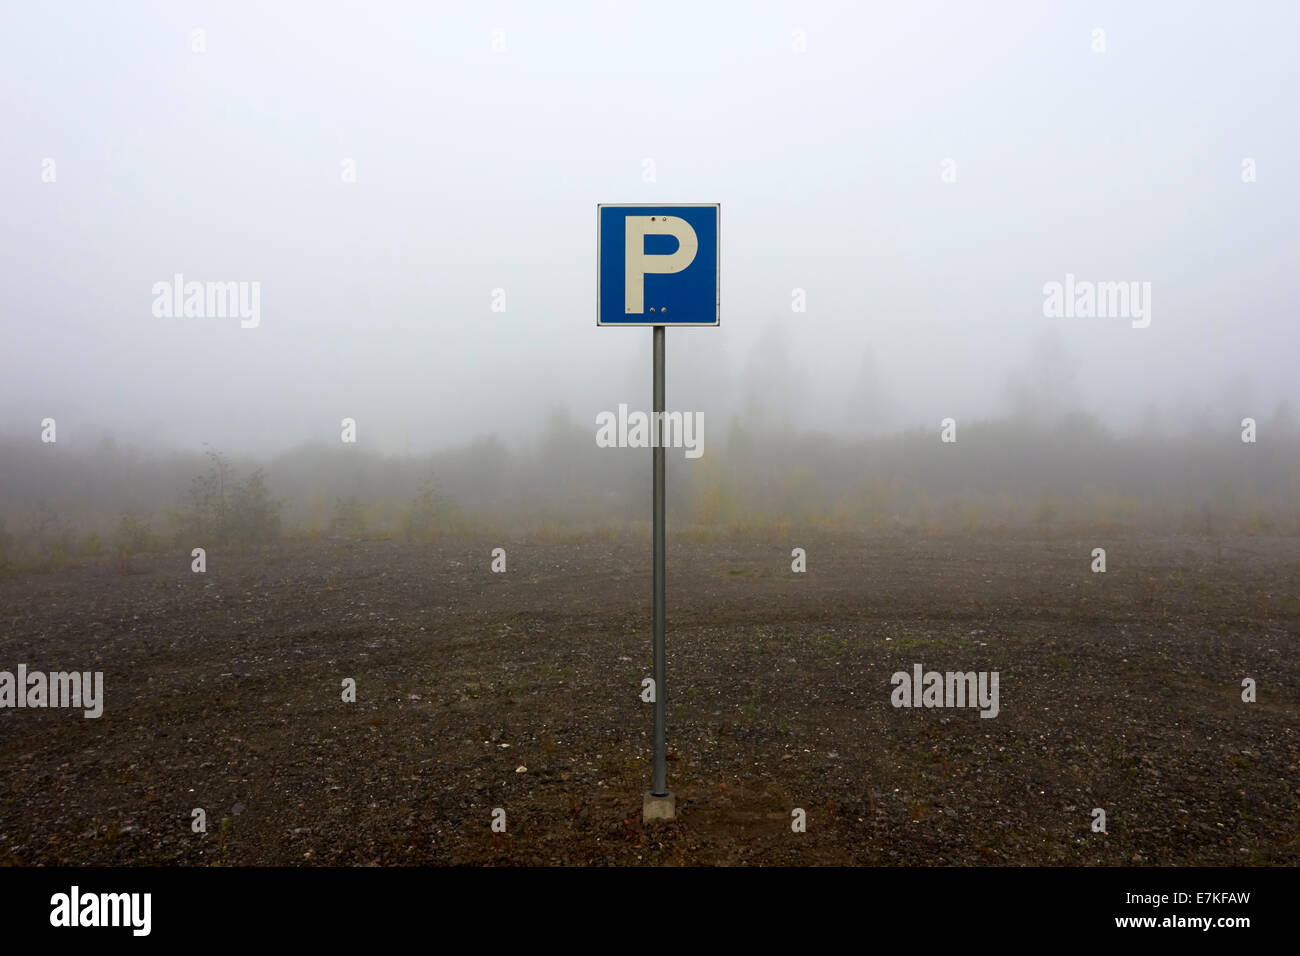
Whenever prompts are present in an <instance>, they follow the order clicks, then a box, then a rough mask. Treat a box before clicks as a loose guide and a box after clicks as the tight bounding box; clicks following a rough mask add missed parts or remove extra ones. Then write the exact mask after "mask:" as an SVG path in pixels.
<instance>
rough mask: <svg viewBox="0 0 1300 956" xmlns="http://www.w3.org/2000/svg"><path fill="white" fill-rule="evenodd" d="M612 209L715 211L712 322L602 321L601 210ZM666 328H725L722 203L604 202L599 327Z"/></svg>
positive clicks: (598, 290) (597, 310) (598, 205)
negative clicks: (723, 321)
mask: <svg viewBox="0 0 1300 956" xmlns="http://www.w3.org/2000/svg"><path fill="white" fill-rule="evenodd" d="M607 207H608V208H610V209H660V208H670V209H671V208H676V207H688V208H692V209H704V208H711V209H712V210H713V215H714V225H715V226H716V230H715V232H716V235H717V241H716V242H715V243H714V244H713V247H714V248H713V253H714V257H715V260H716V261H715V262H714V264H713V273H714V275H715V276H716V277H717V278H716V280H715V285H714V289H713V321H712V322H602V321H600V211H601V210H602V209H605V208H607ZM656 325H662V326H663V327H664V328H666V329H672V328H682V329H712V328H715V327H717V326H720V325H722V203H720V202H601V203H596V326H597V328H602V329H610V328H614V327H616V326H627V327H628V328H635V329H640V328H645V327H646V326H651V327H653V326H656Z"/></svg>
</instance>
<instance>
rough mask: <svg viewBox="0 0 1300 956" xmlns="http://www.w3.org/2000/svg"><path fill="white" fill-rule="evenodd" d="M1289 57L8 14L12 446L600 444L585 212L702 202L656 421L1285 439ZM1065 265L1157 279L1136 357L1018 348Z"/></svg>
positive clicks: (899, 14)
mask: <svg viewBox="0 0 1300 956" xmlns="http://www.w3.org/2000/svg"><path fill="white" fill-rule="evenodd" d="M1297 27H1300V7H1297V6H1296V5H1294V4H1291V3H1262V4H1259V5H1257V6H1256V5H1250V4H1243V3H1237V2H1231V3H1213V4H1204V5H1196V4H1188V3H1161V4H1154V3H1153V4H1133V3H1114V4H1104V3H1088V4H1058V3H1052V4H1044V3H998V4H989V5H985V4H958V3H955V2H953V3H934V4H885V3H881V4H840V3H815V2H788V3H767V4H755V3H736V4H702V3H666V2H656V3H645V4H598V3H591V4H546V5H542V4H526V3H520V4H503V3H488V4H451V3H446V2H442V3H438V2H435V3H374V2H365V3H357V4H338V3H278V2H277V3H264V2H255V3H230V2H221V3H211V4H206V3H204V4H184V3H158V4H141V3H114V4H91V3H36V2H17V3H10V4H7V5H6V6H5V7H4V9H3V12H0V131H2V134H0V183H2V184H3V197H4V204H3V210H4V214H3V216H2V217H0V254H2V265H0V270H2V281H0V308H2V310H3V324H2V325H0V352H2V353H3V356H4V358H3V363H4V365H3V367H4V375H3V376H2V377H0V432H5V433H10V434H15V433H16V434H30V435H31V436H32V439H33V441H36V440H37V438H38V434H39V422H40V420H41V419H42V418H44V417H46V416H49V417H53V418H55V419H56V420H57V421H58V423H59V440H60V443H62V442H65V441H66V442H74V441H77V440H78V439H80V438H87V437H89V436H92V435H99V434H101V433H105V432H111V433H113V434H114V435H117V436H119V437H121V438H125V439H127V440H130V441H133V442H136V443H141V444H149V445H153V444H160V445H178V446H183V447H189V448H193V447H197V446H199V444H200V442H208V443H210V444H213V445H216V446H219V447H221V448H223V449H225V450H227V451H232V452H240V453H245V452H269V451H273V450H279V449H282V448H285V447H289V446H293V445H297V444H299V443H301V442H305V441H309V440H322V439H323V440H327V441H337V440H338V434H339V422H340V419H342V418H344V417H352V418H355V419H356V420H357V422H358V434H359V438H360V441H361V442H362V443H363V444H365V445H368V446H370V447H372V448H378V449H381V450H384V451H390V452H402V451H405V450H408V449H409V450H412V451H423V450H427V449H429V448H431V447H437V446H443V445H447V444H450V443H455V442H460V441H464V440H467V439H469V438H471V437H473V436H474V435H477V434H482V433H488V432H494V433H497V434H500V435H502V436H503V437H505V438H507V439H508V440H510V441H527V440H529V439H530V437H531V436H532V435H533V434H534V433H535V432H536V431H538V430H539V429H540V428H541V427H542V425H543V423H544V420H545V415H546V413H547V410H548V409H549V408H551V407H552V406H555V405H557V404H563V405H566V406H567V407H568V408H569V409H570V410H571V411H572V414H573V416H574V418H575V419H576V420H578V421H580V422H582V421H586V422H592V423H593V425H592V429H593V434H594V416H595V414H596V413H597V412H598V411H600V410H603V409H614V408H616V407H617V406H618V404H619V403H620V402H626V403H629V404H630V405H632V407H634V408H646V407H648V404H649V401H650V332H649V330H648V329H645V328H629V329H618V328H597V327H596V324H595V283H596V268H595V263H596V205H597V203H600V202H642V201H645V202H719V203H721V206H722V214H721V246H722V252H721V259H722V264H721V269H722V280H721V281H722V292H721V297H722V321H721V327H720V328H716V329H706V328H701V329H680V330H670V331H669V333H668V365H667V373H668V404H669V407H670V408H679V409H702V410H704V411H705V414H706V419H707V420H708V424H707V426H706V440H708V439H709V438H712V437H715V436H717V435H718V434H719V429H721V428H722V427H724V424H725V422H726V421H727V420H728V419H729V418H730V417H731V416H733V415H740V416H749V417H751V418H753V419H754V420H756V421H759V422H780V421H786V422H789V423H791V424H795V425H799V426H804V427H812V428H818V429H823V430H827V431H842V432H844V433H846V434H858V433H861V432H863V431H866V430H879V429H892V428H899V427H903V426H907V425H915V424H925V423H928V424H930V425H933V426H935V427H937V423H938V420H939V419H940V418H942V417H945V416H954V417H956V418H958V419H959V420H960V419H963V418H966V419H971V418H978V417H982V416H986V415H992V414H996V413H1000V412H1004V411H1007V410H1014V409H1013V408H1012V407H1011V406H1013V405H1015V403H1016V402H1017V401H1019V402H1021V403H1022V404H1023V403H1024V402H1025V401H1026V398H1025V396H1026V395H1028V396H1030V398H1029V399H1028V400H1029V401H1030V402H1031V404H1032V402H1033V396H1034V395H1036V394H1038V393H1039V392H1040V391H1042V392H1047V391H1049V390H1050V392H1051V394H1050V395H1046V396H1045V397H1044V403H1045V404H1046V405H1048V406H1051V407H1057V406H1060V407H1061V408H1066V407H1067V406H1070V407H1073V406H1077V407H1080V408H1083V409H1086V410H1089V411H1091V412H1094V413H1096V414H1098V415H1100V416H1101V417H1102V418H1103V419H1105V420H1106V421H1107V422H1110V423H1113V424H1115V425H1117V426H1136V425H1137V424H1138V423H1139V422H1141V421H1142V420H1143V416H1144V414H1146V415H1150V413H1151V407H1152V406H1155V407H1157V408H1159V409H1163V410H1165V412H1164V413H1165V414H1166V415H1172V416H1174V417H1175V418H1176V416H1177V415H1178V414H1180V412H1179V410H1180V409H1187V408H1193V407H1195V408H1205V407H1208V408H1209V411H1210V413H1211V415H1212V416H1221V417H1222V418H1223V419H1224V420H1225V421H1228V422H1233V421H1235V420H1239V419H1240V418H1241V417H1242V416H1244V415H1253V416H1254V417H1257V418H1259V419H1261V420H1263V419H1265V418H1267V417H1268V416H1269V415H1270V413H1271V412H1272V411H1273V409H1274V408H1275V407H1276V405H1277V404H1278V403H1279V402H1281V401H1283V400H1287V401H1290V402H1292V403H1293V404H1300V384H1297V376H1296V359H1297V355H1300V333H1297V331H1296V329H1297V315H1296V303H1297V301H1300V265H1298V263H1300V242H1298V241H1297V238H1296V236H1297V225H1296V224H1297V219H1298V217H1297V213H1298V212H1300V203H1298V202H1297V199H1298V197H1300V185H1298V184H1297V174H1296V158H1297V156H1298V155H1300V136H1298V135H1297V123H1296V116H1297V103H1300V95H1298V94H1300V82H1298V76H1297V73H1298V72H1300V65H1298V64H1300V57H1297V56H1296V54H1295V50H1296V46H1297V38H1298V36H1300V32H1298V31H1297ZM194 28H202V29H203V30H205V31H206V45H207V50H206V52H204V53H195V52H193V51H192V49H191V43H192V36H191V31H192V29H194ZM498 28H499V29H501V30H503V31H504V41H505V47H506V49H505V51H504V52H494V51H493V49H492V40H493V30H494V29H498ZM1094 28H1102V29H1104V31H1105V42H1106V52H1105V53H1102V54H1098V53H1094V52H1092V50H1091V44H1092V40H1093V33H1092V31H1093V30H1094ZM796 30H802V31H804V33H805V34H806V38H807V41H806V42H807V50H806V52H803V53H797V52H795V51H794V50H793V49H792V38H793V33H794V31H796ZM1247 157H1250V158H1252V159H1254V161H1255V163H1256V168H1257V175H1258V181H1257V182H1255V183H1251V184H1247V183H1243V182H1242V176H1241V172H1242V161H1243V159H1244V158H1247ZM46 158H52V159H54V160H55V163H56V169H57V180H56V181H55V182H53V183H43V182H42V181H41V172H42V162H43V160H44V159H46ZM948 158H951V159H952V160H953V161H954V162H955V170H956V182H954V183H945V182H943V181H942V179H941V172H942V167H941V163H942V162H943V161H944V160H945V159H948ZM345 159H352V160H354V161H355V169H356V182H355V183H346V182H343V181H342V177H341V175H340V171H341V164H342V162H343V160H345ZM646 159H652V160H653V161H654V165H655V173H656V181H654V182H645V181H643V170H644V168H645V166H644V164H643V161H644V160H646ZM175 273H182V274H183V275H184V276H185V278H186V280H187V281H189V280H198V281H221V282H224V281H239V280H245V281H257V282H259V283H260V284H261V321H260V325H259V326H258V327H257V328H254V329H244V328H241V327H240V323H239V320H238V319H236V318H201V319H200V318H189V319H186V318H157V317H155V316H154V315H153V314H152V311H151V306H152V303H153V299H154V296H153V294H152V292H151V288H152V286H153V285H154V283H156V282H159V281H167V282H169V281H171V278H172V276H173V275H174V274H175ZM1067 273H1072V274H1074V275H1075V276H1076V277H1077V278H1078V279H1080V280H1090V281H1098V282H1102V281H1138V282H1150V283H1151V286H1152V303H1151V305H1152V320H1151V325H1150V327H1149V328H1146V329H1135V328H1132V327H1131V325H1130V322H1129V321H1128V319H1125V318H1091V319H1087V318H1055V319H1053V318H1046V317H1044V315H1043V298H1044V297H1043V285H1044V283H1047V282H1051V281H1063V280H1064V278H1065V275H1066V274H1067ZM497 288H501V289H504V290H505V293H506V311H505V312H504V313H497V312H493V311H492V310H491V301H492V300H491V296H492V291H493V290H494V289H497ZM795 288H802V289H804V290H806V295H807V312H805V313H795V312H792V311H791V292H792V289H795ZM1026 389H1028V392H1026Z"/></svg>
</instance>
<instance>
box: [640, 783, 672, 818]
mask: <svg viewBox="0 0 1300 956" xmlns="http://www.w3.org/2000/svg"><path fill="white" fill-rule="evenodd" d="M676 819H677V797H675V796H674V795H673V792H672V791H671V790H669V791H668V793H666V794H664V795H663V796H658V795H656V794H653V793H651V792H650V791H649V790H647V791H646V794H645V800H644V802H643V803H642V804H641V822H642V823H650V822H652V821H655V820H676Z"/></svg>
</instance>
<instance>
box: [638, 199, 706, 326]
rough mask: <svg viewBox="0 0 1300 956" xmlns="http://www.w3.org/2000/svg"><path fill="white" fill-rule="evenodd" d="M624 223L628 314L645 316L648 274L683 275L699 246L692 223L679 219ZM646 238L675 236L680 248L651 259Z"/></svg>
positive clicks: (642, 219) (644, 218)
mask: <svg viewBox="0 0 1300 956" xmlns="http://www.w3.org/2000/svg"><path fill="white" fill-rule="evenodd" d="M624 222H625V223H626V225H625V226H624V228H625V230H626V232H625V237H626V240H627V246H626V251H625V253H624V255H625V257H626V262H627V269H626V272H625V274H624V285H623V290H624V291H623V297H624V303H625V305H626V308H627V311H628V312H636V313H643V312H645V277H646V275H647V274H648V273H652V272H653V273H657V274H666V273H670V272H681V271H682V270H683V269H685V268H686V267H687V266H689V265H690V264H691V263H692V262H694V261H695V253H696V250H698V249H699V247H700V243H699V240H698V239H697V238H696V237H695V230H694V229H692V228H691V224H690V223H689V222H687V221H686V220H685V219H681V218H678V217H677V216H628V217H627V219H626V220H624ZM646 236H673V237H674V238H675V239H676V240H677V249H676V250H674V251H673V252H670V253H668V254H667V255H653V256H648V255H646V252H645V237H646Z"/></svg>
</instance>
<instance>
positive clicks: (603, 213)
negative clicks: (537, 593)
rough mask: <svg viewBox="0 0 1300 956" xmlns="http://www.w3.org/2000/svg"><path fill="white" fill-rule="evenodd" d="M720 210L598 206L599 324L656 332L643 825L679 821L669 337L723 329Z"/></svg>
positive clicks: (701, 205)
mask: <svg viewBox="0 0 1300 956" xmlns="http://www.w3.org/2000/svg"><path fill="white" fill-rule="evenodd" d="M720 225H721V208H720V207H719V206H718V204H717V203H689V204H679V205H674V206H664V205H650V204H624V205H611V204H602V205H600V206H597V207H596V247H597V269H596V324H597V325H598V326H605V325H642V326H644V325H649V326H652V327H653V333H652V334H653V340H652V344H653V351H654V412H653V418H652V419H651V421H652V422H653V426H652V429H651V433H652V436H653V437H652V442H651V444H652V451H653V453H654V500H653V517H654V529H653V539H654V540H653V551H654V573H653V579H654V580H653V586H654V597H653V600H654V707H655V727H654V778H653V780H652V781H651V785H650V790H649V791H648V792H647V793H646V794H645V801H644V804H643V807H642V819H643V820H646V821H650V820H674V819H676V817H677V801H676V798H675V797H674V796H673V793H672V791H670V790H669V789H668V767H667V759H668V731H667V717H668V661H667V650H666V641H665V632H666V630H667V626H666V617H667V599H666V590H667V587H666V577H667V566H668V565H667V535H666V532H665V520H664V515H665V510H666V509H665V504H666V501H667V488H666V483H665V468H664V437H665V436H664V412H665V411H666V408H665V406H664V338H665V334H666V333H665V327H666V326H669V325H696V326H700V325H710V326H716V325H718V324H719V310H718V288H719V286H718V261H719V249H720V243H719V233H720Z"/></svg>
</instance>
